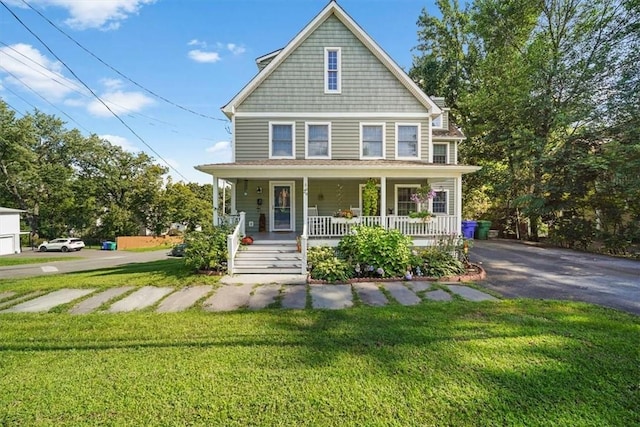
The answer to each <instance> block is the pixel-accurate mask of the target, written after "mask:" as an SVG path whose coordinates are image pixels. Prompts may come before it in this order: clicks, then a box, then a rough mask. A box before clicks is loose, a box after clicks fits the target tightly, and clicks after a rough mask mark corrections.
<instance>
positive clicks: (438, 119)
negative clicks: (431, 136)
mask: <svg viewBox="0 0 640 427" xmlns="http://www.w3.org/2000/svg"><path fill="white" fill-rule="evenodd" d="M431 126H432V127H434V128H440V129H442V114H438V115H437V116H435V117H434V118H433V119H432V120H431Z"/></svg>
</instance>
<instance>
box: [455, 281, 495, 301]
mask: <svg viewBox="0 0 640 427" xmlns="http://www.w3.org/2000/svg"><path fill="white" fill-rule="evenodd" d="M448 288H449V290H451V292H453V293H454V294H458V295H460V296H461V297H462V298H464V299H466V300H467V301H474V302H478V301H500V300H499V299H497V298H495V297H492V296H491V295H489V294H485V293H484V292H480V291H479V290H477V289H473V288H469V287H467V286H459V285H449V286H448Z"/></svg>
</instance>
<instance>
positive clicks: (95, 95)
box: [0, 0, 189, 181]
mask: <svg viewBox="0 0 640 427" xmlns="http://www.w3.org/2000/svg"><path fill="white" fill-rule="evenodd" d="M0 4H2V6H3V7H4V8H5V9H7V11H8V12H9V13H10V14H11V15H12V16H13V17H14V18H15V19H16V21H18V22H19V23H20V25H22V26H23V27H24V28H25V29H26V30H27V31H28V32H29V33H30V34H31V35H32V36H33V37H35V38H36V39H37V40H38V41H39V42H40V43H42V45H43V46H44V47H45V48H46V49H47V50H48V51H49V53H51V55H53V56H54V57H55V58H56V59H57V60H58V61H60V63H61V64H62V65H64V67H65V68H66V69H67V70H68V71H69V72H70V73H71V75H73V77H75V78H76V80H78V81H79V82H80V83H81V84H82V86H84V87H85V88H86V89H87V90H88V91H89V92H91V95H93V96H94V97H95V98H96V99H97V100H98V101H99V102H100V103H101V104H102V105H103V106H104V107H105V108H106V109H107V110H109V112H110V113H111V114H113V116H114V117H115V118H116V119H118V121H119V122H120V123H121V124H122V125H123V126H124V127H126V128H127V129H128V130H129V132H131V133H132V134H133V135H134V136H135V137H136V138H138V140H139V141H140V142H142V143H143V144H144V145H145V146H146V147H147V148H148V149H149V150H151V152H152V153H154V154H155V155H156V156H158V158H159V159H160V160H162V161H163V162H164V163H165V164H166V165H167V166H169V168H170V169H171V170H173V171H174V172H175V173H177V174H178V175H180V176H181V177H182V178H183V179H184V180H185V181H189V180H188V179H187V177H185V176H184V175H183V174H182V173H181V172H180V171H178V170H177V169H176V168H174V167H173V166H172V165H171V164H170V163H169V162H168V161H167V160H165V158H164V157H162V156H161V155H160V153H158V152H157V151H156V150H155V149H154V148H153V147H152V146H151V145H149V144H148V143H147V141H145V140H144V139H142V137H141V136H140V135H138V133H136V131H134V130H133V128H132V127H131V126H129V125H128V124H127V123H126V122H125V121H124V120H122V118H121V117H120V116H119V115H118V114H116V113H115V112H114V111H113V110H112V109H111V107H109V105H107V103H106V102H104V101H103V100H102V98H100V97H99V96H98V95H97V94H96V93H95V92H94V91H93V89H91V88H90V87H89V85H87V84H86V83H85V82H84V81H83V80H82V79H81V78H80V77H78V75H77V74H76V73H75V72H74V71H73V70H72V69H71V67H69V66H68V65H67V64H66V62H64V61H63V60H62V59H61V58H60V57H59V56H58V55H56V53H55V52H54V51H53V50H51V48H50V47H49V45H48V44H46V43H45V42H44V40H42V39H41V38H40V37H39V36H38V35H37V34H36V33H34V32H33V31H32V30H31V28H29V27H28V26H27V25H26V24H25V23H24V22H23V21H22V20H21V19H20V18H19V17H18V15H16V14H15V13H13V11H12V10H11V9H10V8H9V6H7V5H6V4H5V2H4V1H3V0H0Z"/></svg>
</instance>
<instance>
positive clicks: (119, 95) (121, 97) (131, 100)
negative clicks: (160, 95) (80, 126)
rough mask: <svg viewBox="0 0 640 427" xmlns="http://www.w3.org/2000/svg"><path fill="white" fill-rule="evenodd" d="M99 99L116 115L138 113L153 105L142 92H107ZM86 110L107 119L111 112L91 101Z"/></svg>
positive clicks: (98, 102) (96, 101) (100, 104)
mask: <svg viewBox="0 0 640 427" xmlns="http://www.w3.org/2000/svg"><path fill="white" fill-rule="evenodd" d="M100 98H101V99H102V100H103V101H104V102H105V103H106V104H107V105H108V106H109V108H111V110H112V111H113V112H114V113H116V114H122V113H131V112H134V113H136V112H138V111H140V110H142V109H143V108H144V107H147V106H149V105H151V104H153V99H152V98H150V97H148V96H146V95H145V94H144V93H142V92H125V91H122V90H114V91H107V92H105V93H103V94H102V95H100ZM87 110H89V112H90V113H91V114H93V115H94V116H99V117H109V116H111V112H109V110H108V109H107V108H106V107H105V106H104V105H102V103H101V102H100V101H98V100H97V99H96V100H93V101H91V102H90V103H89V104H88V105H87Z"/></svg>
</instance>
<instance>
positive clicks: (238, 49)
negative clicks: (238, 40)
mask: <svg viewBox="0 0 640 427" xmlns="http://www.w3.org/2000/svg"><path fill="white" fill-rule="evenodd" d="M227 49H228V50H229V52H231V53H233V54H234V55H242V54H243V53H245V52H246V51H247V49H245V48H244V46H238V45H237V44H235V43H227Z"/></svg>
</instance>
